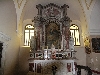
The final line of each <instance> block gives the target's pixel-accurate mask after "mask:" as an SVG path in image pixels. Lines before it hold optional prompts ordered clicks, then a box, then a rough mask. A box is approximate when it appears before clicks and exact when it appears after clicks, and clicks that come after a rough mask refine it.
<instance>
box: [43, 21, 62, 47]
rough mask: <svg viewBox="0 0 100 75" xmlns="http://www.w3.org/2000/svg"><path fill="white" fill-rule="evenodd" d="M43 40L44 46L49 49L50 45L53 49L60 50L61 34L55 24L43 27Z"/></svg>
mask: <svg viewBox="0 0 100 75" xmlns="http://www.w3.org/2000/svg"><path fill="white" fill-rule="evenodd" d="M45 33H46V36H45V39H46V43H45V44H46V45H47V46H48V48H49V49H50V48H51V46H52V44H53V45H54V46H55V49H58V47H59V48H61V43H60V42H61V41H60V38H61V36H60V35H61V34H60V25H57V24H56V23H49V24H48V25H46V26H45Z"/></svg>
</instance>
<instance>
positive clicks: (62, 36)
mask: <svg viewBox="0 0 100 75" xmlns="http://www.w3.org/2000/svg"><path fill="white" fill-rule="evenodd" d="M36 8H37V9H38V14H37V16H36V17H35V18H34V27H35V40H36V42H37V43H36V47H35V50H41V49H42V48H41V47H44V48H45V46H48V48H49V49H51V46H52V44H53V45H54V46H55V48H56V49H58V48H59V49H62V50H64V49H65V48H66V49H68V48H69V47H68V46H67V45H68V44H67V45H65V44H64V41H66V43H68V40H69V38H70V30H69V26H70V21H71V20H70V18H69V17H68V16H67V8H69V6H68V5H66V4H64V5H63V6H58V5H56V4H53V3H50V4H48V5H46V6H42V5H41V4H39V5H37V6H36ZM65 46H66V47H65Z"/></svg>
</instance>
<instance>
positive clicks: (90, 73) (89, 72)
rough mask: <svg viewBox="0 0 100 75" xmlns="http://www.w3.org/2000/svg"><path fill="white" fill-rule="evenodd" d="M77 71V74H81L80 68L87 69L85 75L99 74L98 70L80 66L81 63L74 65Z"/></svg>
mask: <svg viewBox="0 0 100 75" xmlns="http://www.w3.org/2000/svg"><path fill="white" fill-rule="evenodd" d="M76 67H77V69H78V71H77V75H81V69H84V70H86V71H87V75H100V72H98V71H95V70H91V69H90V68H89V67H88V66H82V65H76Z"/></svg>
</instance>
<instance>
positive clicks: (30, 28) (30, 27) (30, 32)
mask: <svg viewBox="0 0 100 75" xmlns="http://www.w3.org/2000/svg"><path fill="white" fill-rule="evenodd" d="M31 36H34V26H33V25H32V24H27V25H26V26H25V31H24V45H25V46H30V39H31Z"/></svg>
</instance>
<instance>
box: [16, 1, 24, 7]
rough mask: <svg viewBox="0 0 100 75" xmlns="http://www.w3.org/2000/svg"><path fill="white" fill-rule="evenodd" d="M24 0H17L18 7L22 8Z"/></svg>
mask: <svg viewBox="0 0 100 75" xmlns="http://www.w3.org/2000/svg"><path fill="white" fill-rule="evenodd" d="M22 2H23V0H21V1H19V0H17V4H18V8H19V9H20V7H21V5H22Z"/></svg>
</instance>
